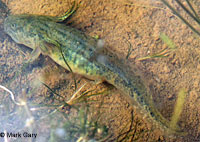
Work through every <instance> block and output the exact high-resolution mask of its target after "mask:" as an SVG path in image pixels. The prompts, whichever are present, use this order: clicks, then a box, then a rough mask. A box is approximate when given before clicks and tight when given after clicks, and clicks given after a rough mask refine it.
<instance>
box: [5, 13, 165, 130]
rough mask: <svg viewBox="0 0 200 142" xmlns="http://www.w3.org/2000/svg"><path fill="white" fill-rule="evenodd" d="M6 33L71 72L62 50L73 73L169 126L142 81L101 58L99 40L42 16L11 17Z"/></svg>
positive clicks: (159, 123) (34, 53) (36, 53)
mask: <svg viewBox="0 0 200 142" xmlns="http://www.w3.org/2000/svg"><path fill="white" fill-rule="evenodd" d="M4 30H5V32H6V33H7V34H8V35H10V36H11V37H12V39H13V40H14V41H15V42H17V43H19V44H24V45H26V46H28V47H30V48H32V49H33V55H34V56H35V55H36V57H37V56H38V55H39V54H40V53H42V54H44V55H47V56H49V57H50V58H52V59H53V60H54V61H55V62H56V63H58V64H59V65H61V66H62V67H64V68H66V69H68V66H67V65H66V63H65V62H64V60H63V57H62V55H61V51H60V50H59V48H61V49H62V51H63V54H64V58H65V59H66V61H67V63H68V64H69V66H70V68H71V69H72V71H73V72H74V73H78V74H81V75H84V76H86V77H88V78H90V79H93V80H101V81H107V82H109V83H110V84H112V85H114V86H115V87H116V88H117V89H119V90H121V91H122V92H124V94H125V95H126V96H127V97H128V100H129V101H130V102H131V103H132V104H134V105H135V106H137V107H136V108H137V109H138V110H139V111H140V112H142V114H144V115H146V116H149V117H150V118H153V119H151V120H156V121H157V122H156V123H157V124H158V125H162V124H164V125H165V126H167V125H168V122H167V121H166V120H165V119H164V118H163V117H162V116H161V115H160V113H159V112H158V111H157V110H156V109H155V107H153V104H152V103H151V101H150V100H151V96H150V95H148V94H147V91H146V89H145V86H144V85H143V83H142V82H141V79H140V78H139V77H138V76H136V75H135V74H131V76H130V75H128V74H127V73H126V72H125V71H123V70H122V69H121V68H119V67H117V66H116V65H115V63H113V62H111V61H110V60H109V58H108V57H106V56H105V55H102V54H99V53H98V49H97V48H98V47H97V39H95V38H92V37H89V36H87V35H85V34H84V33H82V32H80V31H78V30H76V29H74V28H71V27H68V26H66V25H64V24H61V23H59V22H58V20H57V17H49V16H39V15H25V14H24V15H11V16H8V17H7V19H6V20H5V22H4ZM36 57H34V58H36ZM68 70H69V69H68ZM154 122H155V121H154ZM161 123H162V124H161Z"/></svg>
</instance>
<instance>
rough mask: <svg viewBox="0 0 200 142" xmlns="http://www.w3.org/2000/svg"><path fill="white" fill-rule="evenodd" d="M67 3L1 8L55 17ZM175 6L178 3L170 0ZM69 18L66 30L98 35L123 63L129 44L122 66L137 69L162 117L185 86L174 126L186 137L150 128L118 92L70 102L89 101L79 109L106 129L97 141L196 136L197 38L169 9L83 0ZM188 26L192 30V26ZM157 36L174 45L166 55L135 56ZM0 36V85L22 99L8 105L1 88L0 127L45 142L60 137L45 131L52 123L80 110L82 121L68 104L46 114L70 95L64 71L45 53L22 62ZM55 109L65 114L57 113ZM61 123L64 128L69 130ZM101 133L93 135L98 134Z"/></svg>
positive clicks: (156, 44)
mask: <svg viewBox="0 0 200 142" xmlns="http://www.w3.org/2000/svg"><path fill="white" fill-rule="evenodd" d="M70 4H71V3H70V2H69V1H67V0H66V1H56V0H51V1H40V0H35V1H27V0H23V1H22V0H21V1H20V0H15V1H9V3H8V5H7V6H8V8H9V9H10V10H11V13H12V14H22V13H30V14H42V15H62V14H63V13H64V12H65V11H66V9H68V8H69V7H70ZM184 4H185V3H184ZM194 4H195V6H194V8H197V7H198V6H199V5H200V3H199V2H198V1H194ZM175 7H178V5H177V4H176V3H175ZM179 9H180V8H179ZM180 13H181V14H182V15H183V16H184V17H185V18H186V19H187V20H188V21H189V22H191V23H192V24H193V25H195V24H196V23H195V22H194V21H192V19H191V18H190V17H189V16H187V15H186V14H185V13H184V12H183V11H182V10H180ZM3 18H4V17H2V18H1V19H3ZM1 23H2V22H1ZM69 23H70V25H71V26H72V27H75V28H77V29H80V30H82V31H84V32H85V33H86V34H88V35H91V36H97V35H98V36H99V37H100V38H102V39H104V40H105V47H106V48H109V49H110V50H111V51H112V52H113V53H114V54H117V55H118V56H119V57H120V58H122V59H124V60H125V57H126V55H127V53H128V50H129V49H130V48H131V50H132V52H131V54H130V56H129V58H128V62H129V65H130V66H131V67H133V69H134V70H135V68H137V70H138V71H139V72H141V74H142V75H143V78H145V83H146V84H148V86H149V88H150V89H151V90H152V91H153V99H154V103H155V105H156V107H157V109H158V110H159V111H160V112H161V113H162V114H163V116H164V117H165V118H167V119H168V120H170V118H171V117H172V114H173V111H174V106H175V104H176V100H177V96H178V93H179V91H180V90H181V89H185V91H186V94H185V95H186V100H185V102H184V105H183V108H182V109H183V111H182V113H181V118H180V119H179V121H178V125H179V127H180V128H181V129H182V130H183V131H186V132H187V133H188V134H187V135H185V136H177V137H167V136H166V135H164V134H163V133H162V132H161V131H160V130H159V129H152V126H151V124H149V123H148V122H147V121H146V120H145V119H143V116H140V115H138V114H137V112H135V111H134V110H135V109H134V108H132V106H131V105H130V104H128V101H127V100H126V99H125V98H124V97H123V94H122V93H119V91H118V90H116V89H112V91H111V92H109V93H104V95H98V96H94V97H90V98H88V101H87V103H83V102H82V103H78V104H76V105H75V106H76V107H82V108H83V110H85V108H87V107H84V106H85V105H86V104H89V107H88V109H89V112H90V113H88V114H87V115H88V118H89V120H91V118H94V120H96V119H97V118H98V119H97V120H98V123H99V124H101V126H104V125H105V126H106V127H107V128H108V131H109V134H108V135H107V136H108V137H106V136H103V137H104V138H106V140H105V141H117V140H118V141H120V140H124V141H125V140H127V141H131V140H135V141H158V140H160V141H199V140H200V139H199V134H200V126H199V118H200V116H199V114H200V112H199V111H200V108H199V105H198V104H199V103H200V102H199V94H200V90H199V85H200V76H199V74H200V64H199V59H200V48H199V45H200V42H199V37H198V36H197V35H195V34H194V33H193V32H192V31H191V30H190V29H189V28H188V27H187V26H186V25H185V24H184V23H183V22H182V21H181V20H180V19H178V18H177V17H176V16H175V15H173V14H172V13H171V12H170V10H169V9H167V8H166V7H165V6H164V5H163V4H162V3H161V2H160V1H152V0H148V1H144V2H143V1H140V2H139V3H138V2H137V1H131V0H127V1H126V2H124V1H122V0H117V1H111V0H103V1H102V0H101V1H100V0H96V1H91V0H85V1H83V3H82V5H81V6H80V8H79V9H78V10H77V12H76V14H75V15H73V17H72V19H70V21H69ZM1 27H2V26H1ZM195 27H197V28H198V29H199V27H198V25H195ZM1 31H2V30H1ZM161 33H164V34H165V35H167V36H168V37H169V38H170V39H171V40H172V41H173V42H174V43H175V45H176V47H177V48H176V49H175V50H173V51H171V52H169V53H168V54H167V57H166V58H154V59H147V60H143V61H140V60H139V59H140V58H142V57H145V56H147V55H152V54H154V53H158V52H159V51H162V50H163V49H165V48H167V45H166V43H164V42H163V41H162V40H161V39H160V34H161ZM0 36H1V40H0V41H1V42H0V49H1V50H0V85H2V86H5V87H6V88H8V89H9V90H10V91H12V92H13V94H14V96H15V100H16V101H17V102H20V100H23V101H25V102H27V106H26V105H24V106H19V105H17V104H16V102H13V100H12V99H11V98H10V95H9V93H7V92H6V91H3V89H0V94H1V95H0V98H1V99H0V100H1V101H0V106H1V112H0V115H1V116H2V117H0V125H1V127H0V131H1V132H3V131H5V130H6V131H7V132H16V133H17V132H20V133H22V131H27V132H30V133H37V134H38V136H37V138H36V141H41V140H42V141H47V140H49V139H54V138H56V140H60V139H61V140H62V138H63V137H64V136H63V135H61V138H60V139H59V138H58V136H56V137H55V136H54V135H53V134H52V133H53V132H54V131H55V130H59V132H60V129H58V128H61V126H62V125H63V124H65V123H66V121H67V120H68V119H70V120H74V119H75V118H77V116H81V115H82V118H86V117H85V116H84V115H83V114H84V113H81V114H80V113H78V112H77V111H76V110H75V109H73V108H72V109H69V108H68V107H65V108H64V109H60V108H59V110H58V111H56V112H54V111H55V108H58V106H51V105H61V104H62V103H63V100H64V101H68V100H69V99H70V98H71V96H72V95H73V93H74V92H75V86H74V82H73V77H72V74H71V73H69V72H68V71H66V70H65V69H63V68H62V67H60V66H58V65H57V64H56V63H54V62H53V61H52V60H51V59H50V58H48V57H46V56H40V57H39V58H38V59H37V60H36V61H34V62H33V63H30V64H26V63H25V62H26V61H27V60H28V59H29V57H30V53H31V50H30V49H29V48H27V47H25V46H23V45H18V44H16V43H15V42H14V41H13V40H12V39H11V38H10V37H8V36H6V35H5V34H2V35H1V34H0ZM76 80H77V86H78V88H80V87H81V86H82V85H83V84H84V83H86V82H88V80H87V79H85V78H82V77H81V76H78V75H76ZM40 81H43V82H45V84H47V85H48V86H49V87H50V88H51V89H52V90H53V91H55V92H56V93H58V94H59V95H61V96H62V97H59V96H57V95H54V94H53V93H52V92H51V91H50V90H48V89H47V88H46V87H45V86H44V85H43V84H41V82H40ZM108 89H110V86H109V85H107V84H100V85H97V86H93V85H91V84H87V85H86V86H85V87H84V88H83V89H82V90H81V92H84V91H87V90H94V91H93V93H96V92H102V91H104V90H108ZM27 108H28V109H27ZM33 108H34V109H35V110H34V109H33ZM61 112H65V114H64V113H61ZM83 112H85V111H83ZM66 114H67V115H66ZM32 117H33V118H34V119H35V121H34V122H33V123H31V122H32V121H28V122H29V123H31V124H32V125H31V126H30V127H25V125H26V121H27V120H30V119H29V118H32ZM79 118H81V117H79ZM68 122H69V121H68ZM79 123H80V119H78V120H77V122H76V124H77V125H78V126H80V125H79ZM27 125H28V124H27ZM65 128H68V129H69V127H65ZM70 128H71V127H70ZM62 130H63V129H61V132H62ZM77 133H78V132H77ZM80 133H81V132H79V134H80ZM101 136H102V135H101ZM101 136H99V137H98V136H95V137H94V138H101ZM77 137H79V136H77ZM79 138H80V137H79ZM31 139H33V138H23V139H15V138H12V139H11V140H12V141H15V140H20V141H27V140H31ZM61 140H60V141H61Z"/></svg>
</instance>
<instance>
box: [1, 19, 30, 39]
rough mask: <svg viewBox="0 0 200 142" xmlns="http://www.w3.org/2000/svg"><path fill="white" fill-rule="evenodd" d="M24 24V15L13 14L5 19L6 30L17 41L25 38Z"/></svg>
mask: <svg viewBox="0 0 200 142" xmlns="http://www.w3.org/2000/svg"><path fill="white" fill-rule="evenodd" d="M24 26H26V21H24V20H22V16H18V15H11V16H8V17H7V18H6V19H5V21H4V31H5V32H6V33H7V34H8V35H9V36H11V37H12V39H13V40H14V41H15V42H17V43H20V42H21V41H20V39H21V38H23V37H22V35H23V32H24Z"/></svg>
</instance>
